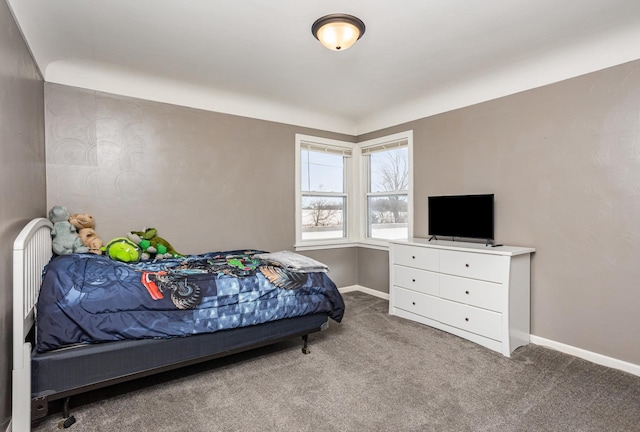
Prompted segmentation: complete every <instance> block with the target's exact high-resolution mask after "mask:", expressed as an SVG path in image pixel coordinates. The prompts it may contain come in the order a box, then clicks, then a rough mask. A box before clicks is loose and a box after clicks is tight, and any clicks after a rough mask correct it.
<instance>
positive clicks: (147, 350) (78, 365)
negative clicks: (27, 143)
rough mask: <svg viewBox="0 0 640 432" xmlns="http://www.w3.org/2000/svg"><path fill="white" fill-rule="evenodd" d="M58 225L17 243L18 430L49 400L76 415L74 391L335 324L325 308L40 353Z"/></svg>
mask: <svg viewBox="0 0 640 432" xmlns="http://www.w3.org/2000/svg"><path fill="white" fill-rule="evenodd" d="M52 228H53V226H52V224H51V222H50V221H49V220H48V219H45V218H38V219H34V220H32V221H31V222H29V223H28V224H27V225H26V226H25V227H24V229H23V230H22V231H21V232H20V234H19V235H18V237H17V238H16V240H15V242H14V248H13V374H12V379H13V393H12V394H13V396H12V428H13V430H14V431H15V432H22V431H28V430H30V427H31V422H32V421H34V420H38V419H41V418H43V417H45V416H46V415H47V414H48V405H49V402H51V401H54V400H59V399H65V401H64V406H63V416H64V417H69V398H70V397H71V396H73V395H76V394H79V393H83V392H87V391H90V390H94V389H98V388H102V387H106V386H109V385H113V384H117V383H120V382H125V381H129V380H132V379H136V378H141V377H144V376H149V375H153V374H157V373H161V372H164V371H167V370H171V369H176V368H179V367H183V366H187V365H191V364H195V363H199V362H203V361H207V360H212V359H215V358H220V357H224V356H227V355H230V354H235V353H238V352H242V351H246V350H250V349H253V348H257V347H261V346H265V345H269V344H272V343H276V342H280V341H283V340H285V339H289V338H291V337H296V336H297V337H300V336H302V340H303V347H302V352H303V353H305V354H308V353H309V349H308V348H307V336H308V335H309V334H310V333H314V332H317V331H321V330H325V329H326V328H327V327H328V315H327V314H325V313H319V314H313V315H307V316H302V317H297V318H288V319H282V320H278V321H273V322H268V323H264V324H260V325H256V326H250V327H241V328H236V329H231V330H224V331H219V332H215V333H208V334H202V335H195V336H189V337H182V338H171V339H145V340H134V341H118V342H109V343H102V344H90V345H82V346H77V347H72V348H62V349H58V350H54V351H50V352H46V353H37V352H36V351H35V350H33V344H32V343H33V340H34V324H35V305H36V302H37V299H38V293H39V290H40V284H41V280H42V272H43V269H44V267H45V266H46V264H47V263H48V262H49V260H50V259H51V256H52V251H51V229H52Z"/></svg>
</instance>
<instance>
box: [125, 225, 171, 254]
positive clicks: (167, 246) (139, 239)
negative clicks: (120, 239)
mask: <svg viewBox="0 0 640 432" xmlns="http://www.w3.org/2000/svg"><path fill="white" fill-rule="evenodd" d="M157 234H158V230H156V229H155V228H147V229H146V230H144V231H130V232H129V234H127V238H128V239H129V240H131V241H132V242H134V243H135V244H137V245H138V246H139V247H140V249H142V256H141V259H142V260H143V261H144V260H150V259H153V260H158V259H165V258H176V257H181V256H182V254H180V253H178V252H176V250H175V249H174V248H173V246H171V243H169V242H168V241H167V240H165V239H163V238H162V237H159V236H158V235H157Z"/></svg>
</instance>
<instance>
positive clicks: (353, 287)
mask: <svg viewBox="0 0 640 432" xmlns="http://www.w3.org/2000/svg"><path fill="white" fill-rule="evenodd" d="M338 291H340V293H342V294H344V293H348V292H353V291H360V292H363V293H365V294H369V295H372V296H374V297H379V298H381V299H385V300H389V293H385V292H382V291H378V290H374V289H371V288H367V287H363V286H360V285H351V286H346V287H342V288H338Z"/></svg>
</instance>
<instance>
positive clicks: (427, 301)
mask: <svg viewBox="0 0 640 432" xmlns="http://www.w3.org/2000/svg"><path fill="white" fill-rule="evenodd" d="M393 289H394V297H393V305H394V306H395V307H397V308H399V309H404V310H406V311H408V312H411V313H414V314H417V315H421V316H423V317H427V318H430V319H432V320H438V316H439V315H440V314H439V312H438V311H439V307H438V305H439V303H440V302H441V300H440V299H439V298H437V297H432V296H430V295H427V294H421V293H418V292H415V291H410V290H406V289H404V288H398V287H393Z"/></svg>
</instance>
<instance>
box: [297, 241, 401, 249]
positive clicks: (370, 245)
mask: <svg viewBox="0 0 640 432" xmlns="http://www.w3.org/2000/svg"><path fill="white" fill-rule="evenodd" d="M346 247H362V248H367V249H377V250H385V251H386V250H389V242H388V241H386V240H370V239H369V240H362V241H358V242H340V243H338V242H335V243H316V244H297V245H294V249H295V250H296V251H307V250H321V249H339V248H346Z"/></svg>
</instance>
